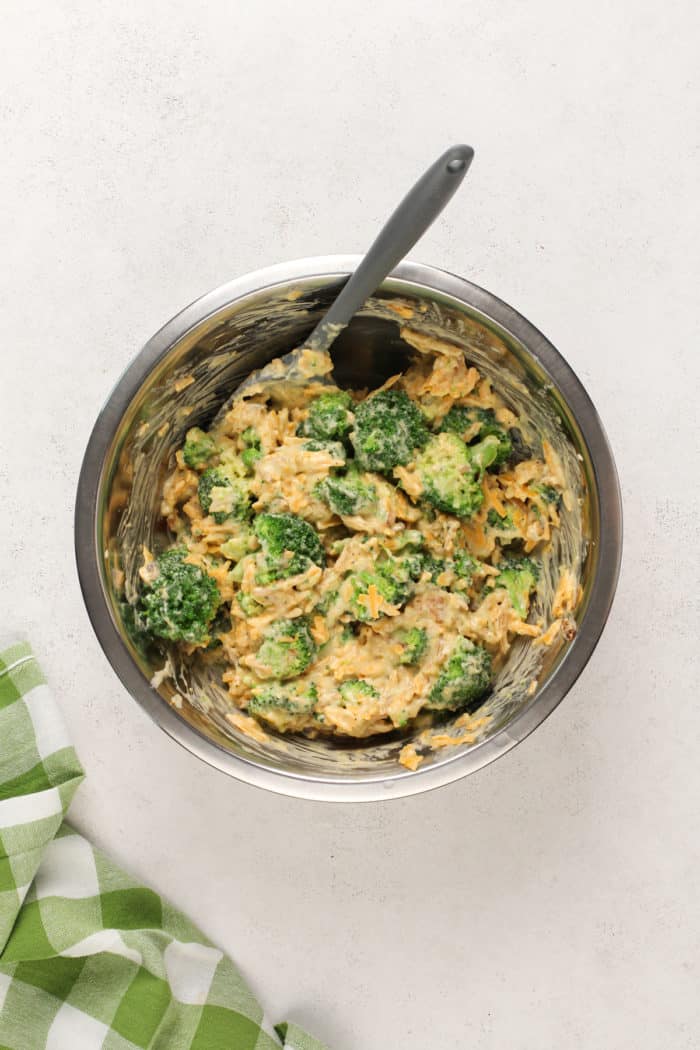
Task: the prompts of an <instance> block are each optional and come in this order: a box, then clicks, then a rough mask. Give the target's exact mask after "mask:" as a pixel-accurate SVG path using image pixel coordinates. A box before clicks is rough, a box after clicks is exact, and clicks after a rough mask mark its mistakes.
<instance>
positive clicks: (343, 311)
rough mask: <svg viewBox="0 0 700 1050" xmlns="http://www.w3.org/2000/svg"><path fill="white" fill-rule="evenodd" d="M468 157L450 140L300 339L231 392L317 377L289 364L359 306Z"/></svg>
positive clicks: (458, 178) (437, 206) (332, 333)
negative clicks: (324, 311) (299, 343)
mask: <svg viewBox="0 0 700 1050" xmlns="http://www.w3.org/2000/svg"><path fill="white" fill-rule="evenodd" d="M473 157H474V150H473V149H472V148H471V146H452V147H451V148H450V149H448V150H447V151H446V152H445V153H443V154H442V156H441V157H438V159H437V160H436V161H435V163H434V164H432V165H431V166H430V167H429V168H428V170H427V171H426V172H425V174H424V175H422V176H421V178H420V179H419V180H418V182H417V183H416V184H415V186H414V187H413V189H411V190H410V191H409V192H408V194H407V195H406V196H405V197H404V199H403V200H402V201H401V203H400V204H399V206H398V208H397V209H396V211H395V212H394V214H393V215H392V216H391V218H390V219H389V221H388V222H387V223H386V225H385V226H384V228H383V229H382V230H381V232H380V234H379V236H378V237H377V239H376V240H375V242H374V244H373V245H372V247H371V248H370V249H369V251H368V252H367V254H366V255H365V257H364V259H363V260H362V262H361V263H360V265H359V266H358V267H357V269H356V270H355V272H354V273H353V274H352V275H351V276H350V278H349V279H348V282H347V284H346V285H345V287H344V288H343V290H342V292H341V293H340V295H339V296H338V298H337V299H336V300H335V302H334V303H333V305H332V306H331V308H330V310H329V311H328V313H327V314H326V315H325V316H324V317H323V318H322V319H321V320H320V321H319V323H318V324H317V325H316V327H315V328H314V330H313V332H312V333H311V335H310V336H309V337H308V338H307V339H306V340H305V342H304V345H303V346H302V347H299V348H298V349H297V350H292V351H291V353H288V354H285V356H284V357H282V358H279V359H277V360H276V361H275V362H274V363H272V364H271V365H266V366H265V367H264V368H263V369H262V370H261V371H259V372H256V373H254V374H253V375H251V376H249V377H248V379H246V380H245V381H244V382H243V383H242V384H241V386H239V387H238V389H237V390H236V392H235V394H234V398H238V397H240V395H241V394H242V393H243V392H244V390H245V389H246V388H247V387H249V386H252V385H255V386H256V387H257V386H258V385H259V384H260V383H266V382H271V383H275V384H277V383H279V382H280V381H284V379H286V380H287V381H289V380H291V381H293V382H294V383H303V382H304V381H311V379H312V378H314V379H315V380H316V381H318V379H319V378H321V377H322V376H323V373H324V371H326V372H327V371H328V369H325V370H324V369H323V368H320V369H319V373H317V374H316V375H315V376H313V377H312V376H309V375H307V376H304V375H303V374H300V372H299V369H298V368H296V367H295V366H296V365H297V364H298V362H299V360H300V357H299V355H300V354H301V353H302V352H303V351H308V350H313V351H320V352H322V351H327V350H328V349H329V347H330V346H331V344H332V343H333V341H334V340H335V339H336V337H337V336H338V335H339V334H340V332H342V330H343V329H344V328H345V327H346V325H348V324H349V323H350V321H351V320H352V318H353V317H354V315H355V314H356V313H357V311H358V310H360V309H362V307H363V306H364V304H365V303H366V301H367V299H369V297H370V295H371V294H372V293H373V292H374V291H376V289H377V288H378V287H379V285H380V284H381V283H382V281H384V279H385V278H386V277H387V276H388V274H389V273H390V272H391V271H392V270H393V268H394V267H395V266H396V265H397V264H398V263H399V262H401V260H402V259H403V257H404V256H405V255H406V253H407V252H409V251H410V250H411V248H412V247H413V245H414V244H415V243H416V241H417V240H418V239H419V238H420V237H422V235H423V234H424V233H425V231H426V230H427V229H428V227H429V226H431V225H432V223H433V221H434V220H435V219H436V218H437V217H438V215H439V214H440V212H441V211H442V209H443V208H444V207H445V205H446V204H447V202H448V201H449V200H450V199H451V197H452V196H453V194H454V193H455V191H456V190H457V188H458V187H459V185H460V183H461V182H462V179H463V178H464V176H465V175H466V174H467V171H468V169H469V165H470V164H471V162H472V159H473ZM328 367H330V365H329V366H328ZM283 368H284V369H287V370H288V372H287V374H286V376H283V372H282V369H283Z"/></svg>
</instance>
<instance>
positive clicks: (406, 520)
mask: <svg viewBox="0 0 700 1050" xmlns="http://www.w3.org/2000/svg"><path fill="white" fill-rule="evenodd" d="M393 309H394V312H398V313H399V314H400V315H401V316H403V317H405V318H407V319H409V318H410V310H408V309H407V310H406V311H404V313H403V314H401V311H400V310H398V308H397V307H396V306H394V307H393ZM401 334H402V338H403V339H404V341H405V342H406V343H407V344H408V345H409V346H411V347H412V348H413V349H414V350H415V351H416V353H415V357H414V360H413V363H412V364H411V365H410V367H408V369H407V370H406V371H405V372H404V373H403V374H400V375H395V376H392V377H391V378H390V379H389V380H387V382H386V383H385V384H384V387H383V388H382V389H393V390H397V391H403V392H405V393H406V394H407V395H408V396H409V397H410V398H411V400H412V401H413V402H414V403H415V404H416V405H418V406H419V408H420V409H421V411H422V413H423V414H424V416H425V418H426V419H427V420H428V422H429V425H430V427H431V429H432V431H433V432H436V431H438V430H439V429H440V426H441V424H442V421H443V420H444V418H445V416H446V415H447V413H448V412H449V410H450V409H451V408H453V407H454V406H464V407H466V408H470V409H480V410H484V409H486V410H489V411H490V412H492V413H493V416H494V418H495V420H496V421H497V423H498V424H499V426H500V427H502V428H503V429H504V430H506V431H512V429H513V428H516V429H517V430H518V432H519V433H520V434H521V435H522V436H523V444H530V443H531V446H532V448H531V452H530V454H526V455H524V456H523V455H521V456H520V457H519V461H514V460H509V461H506V462H505V463H503V464H502V465H501V466H500V467H499V468H498V469H497V470H487V471H485V472H484V473H483V474H482V476H481V478H480V485H481V488H482V500H481V505H480V507H479V508H478V509H477V510H476V512H475V513H474V514H473V515H471V516H469V517H467V518H461V517H456V516H455V515H453V514H448V513H444V512H443V511H441V510H436V509H435V507H434V506H432V505H431V504H429V503H428V502H426V499H425V491H424V483H423V480H422V478H421V474H420V472H419V470H418V469H417V466H416V461H415V460H409V461H408V462H406V463H405V464H403V465H401V466H398V467H396V468H395V469H394V470H393V471H392V472H389V473H388V474H378V473H373V472H371V471H365V472H364V473H363V481H364V482H365V483H366V484H367V485H368V486H370V487H371V488H372V490H373V492H374V500H373V502H372V506H371V509H367V510H363V511H362V512H358V513H356V514H345V515H340V514H338V513H335V512H334V511H333V509H332V508H331V506H330V505H329V503H328V502H327V501H326V500H324V499H323V498H321V497H320V496H319V491H320V489H319V484H320V483H323V482H324V481H325V480H326V479H328V478H329V477H333V476H335V475H337V474H338V473H342V471H343V470H344V468H345V465H346V464H345V454H343V453H342V452H339V451H338V450H337V449H334V448H333V447H332V446H331V445H329V446H327V447H309V445H310V444H313V443H310V442H309V441H308V440H306V439H305V438H304V437H303V436H301V435H300V430H302V431H303V426H304V422H305V420H306V418H307V416H308V411H309V404H310V402H311V401H312V400H313V399H314V398H315V397H316V396H317V395H318V394H319V392H320V391H321V390H324V391H328V390H332V389H333V387H332V386H331V385H329V383H328V381H327V380H326V381H324V382H323V383H316V382H314V383H310V382H308V379H309V377H314V376H319V375H320V376H324V375H325V373H326V372H327V371H328V367H327V366H328V359H327V355H324V357H323V359H322V360H320V361H317V360H315V359H314V354H313V352H312V351H306V352H305V356H302V358H301V359H300V360H299V370H298V371H299V374H298V376H297V377H296V380H297V381H295V382H293V383H290V382H288V381H287V377H286V376H285V375H284V374H283V373H282V372H281V370H280V368H279V365H278V364H277V363H275V362H273V363H272V364H271V365H270V366H268V367H267V368H266V370H265V371H264V372H263V373H260V374H258V375H257V376H255V377H252V378H251V380H250V381H247V382H246V384H245V387H244V388H241V391H240V392H239V393H238V395H237V396H235V397H234V399H233V401H232V402H231V403H230V405H229V406H227V410H226V411H225V413H224V414H220V416H219V417H217V421H216V423H215V426H214V427H213V429H212V430H211V431H210V435H211V437H212V438H213V440H214V443H215V445H216V448H217V450H218V453H217V455H216V456H215V457H214V460H213V463H214V465H217V464H218V463H219V462H220V460H221V459H222V458H228V460H229V461H230V462H233V461H234V460H236V461H238V459H239V457H240V456H241V453H242V452H243V451H244V450H245V447H246V443H245V442H246V439H245V436H244V435H245V433H246V432H250V431H251V430H252V431H254V432H255V434H256V435H257V439H258V441H259V449H260V456H259V458H258V459H257V460H256V461H255V462H254V463H253V464H252V466H251V467H250V469H249V471H248V472H247V473H245V476H244V477H243V478H242V481H243V484H244V485H245V488H246V490H247V492H248V493H249V499H250V504H251V507H252V511H253V513H254V514H260V513H263V512H264V513H273V514H292V515H296V516H298V517H300V518H303V519H304V520H305V521H307V522H309V523H310V524H311V525H312V526H313V527H314V529H315V530H317V532H318V535H319V537H320V540H321V544H322V546H323V550H324V553H325V565H319V564H310V565H308V566H307V567H306V568H305V569H304V571H303V572H300V573H298V574H296V575H293V576H289V577H287V578H282V579H276V580H274V581H273V582H264V581H261V579H260V572H259V569H260V550H259V543H257V544H256V540H255V538H254V535H253V537H252V539H251V529H250V527H249V524H247V525H246V524H242V523H241V521H240V520H237V519H236V518H234V517H228V518H224V520H221V517H222V515H221V514H217V511H223V510H225V498H226V493H225V492H223V493H222V492H221V491H220V490H219V489H216V488H215V489H214V490H213V498H212V502H211V504H210V506H209V508H208V513H205V510H204V508H203V507H202V505H201V503H200V499H199V494H198V486H199V480H200V475H201V469H193V468H192V467H191V466H188V465H187V464H186V463H185V460H184V458H183V452H182V450H180V451H178V452H177V453H176V455H175V459H174V463H173V465H172V468H171V470H170V471H169V473H168V475H167V477H166V479H165V481H164V484H163V488H162V496H161V514H162V517H163V519H164V520H165V522H166V524H167V530H168V533H169V535H170V537H171V542H172V545H173V546H174V547H177V548H186V550H187V561H188V562H190V563H192V564H194V565H197V566H198V567H199V568H201V569H202V570H203V571H204V572H205V573H206V574H207V575H209V576H210V577H211V578H212V579H213V580H214V581H215V583H216V586H217V588H218V591H219V595H220V599H221V603H222V608H223V609H225V611H226V613H227V615H228V617H229V618H230V625H229V624H227V627H226V629H225V630H221V631H219V632H218V633H217V637H216V641H217V645H218V647H217V648H215V649H212V650H211V651H206V652H205V651H204V650H205V649H206V646H207V645H209V644H210V643H211V640H212V639H211V638H207V639H206V640H205V642H203V643H202V644H200V645H191V644H184V643H180V644H179V645H178V646H177V650H178V657H179V658H180V659H183V660H187V659H188V658H190V657H192V656H193V654H194V653H195V651H196V650H199V653H198V655H199V656H200V657H202V658H203V659H204V661H205V663H208V664H210V665H212V666H214V667H216V669H217V673H220V674H221V679H222V681H223V682H224V683H225V685H226V689H227V697H228V700H227V705H228V707H226V705H224V706H223V709H222V710H221V714H223V717H224V718H225V719H226V721H227V722H228V723H230V724H231V725H232V726H233V727H235V728H236V729H237V730H239V731H240V732H242V733H244V734H247V735H249V736H251V737H252V738H253V739H255V740H257V741H260V740H264V739H265V734H266V732H268V731H275V732H282V733H288V732H292V733H304V734H307V735H309V736H314V735H318V734H330V735H337V736H345V737H354V738H368V737H373V736H375V735H376V734H383V733H388V732H391V731H392V730H395V729H397V728H403V727H405V726H406V725H408V724H410V723H412V721H413V720H414V719H416V718H417V717H418V716H419V715H420V714H421V712H422V711H423V710H424V708H425V705H426V700H427V698H428V697H429V696H430V695H431V692H432V691H433V690H434V688H435V686H436V683H437V681H438V678H439V676H440V674H441V671H442V670H443V668H444V666H445V663H446V661H447V660H448V659H449V656H450V654H451V652H452V651H453V650H454V647H455V645H456V644H457V643H458V642H459V640H460V639H463V638H466V639H469V640H470V641H471V642H473V643H475V644H476V645H478V646H481V647H483V649H485V650H486V651H487V652H488V654H489V655H490V658H491V661H492V667H493V672H494V676H496V677H498V676H499V674H501V672H502V671H503V669H504V668H505V667H506V665H507V663H508V660H509V657H510V656H511V654H512V652H513V647H514V645H517V644H521V643H519V642H518V640H519V639H521V640H522V639H524V640H527V641H528V642H531V643H534V645H535V646H539V648H540V652H541V651H542V649H543V648H545V647H547V646H549V645H551V644H552V643H553V642H554V641H555V640H556V639H557V638H558V637H560V636H563V637H566V638H570V637H571V636H572V633H573V632H574V631H575V624H574V621H573V618H572V613H573V611H574V609H575V607H576V604H577V601H578V596H579V585H578V579H577V576H576V573H575V572H574V571H573V569H572V568H571V567H569V568H562V566H561V564H558V558H559V556H560V554H561V537H560V536H559V533H560V527H561V519H560V508H563V509H564V510H571V509H572V508H573V507H574V505H575V502H576V500H577V494H576V493H575V492H573V491H572V488H571V484H570V479H571V470H570V464H569V469H566V468H565V466H564V464H563V463H562V460H561V456H560V452H561V449H559V451H558V450H556V449H555V447H554V445H553V444H552V442H551V441H549V440H547V439H544V440H543V441H541V442H540V441H538V440H537V427H536V426H535V428H534V430H533V421H532V419H529V418H527V417H525V416H524V415H523V413H522V412H519V411H518V400H520V401H521V403H522V391H520V392H519V394H520V398H518V397H514V396H512V394H513V390H514V389H515V388H517V385H518V381H517V379H515V378H514V377H511V378H510V379H509V380H508V382H509V384H510V387H511V391H510V393H511V396H508V391H507V390H506V391H504V393H501V392H500V391H498V390H497V389H496V388H495V385H494V382H493V378H492V376H490V375H488V374H486V371H482V370H480V369H479V367H478V362H476V361H474V360H472V361H467V360H465V356H464V352H463V349H462V348H460V347H458V346H457V345H455V344H453V343H451V342H449V341H445V340H443V339H440V338H437V337H435V336H433V335H430V334H426V333H424V332H420V331H418V330H414V329H413V328H411V327H410V326H409V327H405V328H404V329H403V330H402V333H401ZM187 378H189V377H187ZM188 385H189V383H188V382H185V381H183V379H180V380H178V381H177V383H176V385H175V389H176V391H178V392H180V391H183V390H185V391H186V387H187V386H188ZM365 395H366V392H365V391H361V392H360V391H357V392H352V397H353V400H354V404H353V406H352V407H353V408H354V407H356V404H357V403H359V402H360V401H361V399H362V398H363V397H364V396H365ZM478 430H479V426H478V424H475V432H474V433H472V434H469V433H467V434H465V435H463V436H464V438H465V440H467V441H469V440H472V439H473V438H475V437H476V436H477V433H476V432H478ZM545 493H546V494H548V498H547V495H545ZM217 500H219V501H222V500H223V501H224V502H218V503H217ZM215 515H216V517H215ZM409 532H410V533H411V534H413V543H414V546H415V545H416V544H417V545H418V546H420V548H421V549H422V551H423V552H424V553H426V554H428V555H430V556H432V557H433V558H435V559H446V560H447V561H448V562H450V561H451V560H453V559H455V558H457V557H458V556H460V555H465V554H469V555H471V556H473V558H474V559H476V561H475V565H474V570H473V573H472V575H471V577H470V578H469V579H468V580H460V579H458V578H457V576H456V574H455V571H454V569H452V568H450V567H449V566H448V567H447V568H445V569H444V570H443V571H442V572H441V573H438V574H437V576H435V575H431V573H430V572H429V571H427V570H424V571H422V572H421V573H419V574H417V577H416V579H415V580H413V582H412V585H411V587H410V596H409V597H408V600H406V601H402V602H400V603H397V604H392V602H391V601H389V600H387V598H386V597H385V596H384V595H382V594H381V593H380V592H379V591H378V589H377V588H376V587H375V586H374V585H373V584H370V585H368V586H367V588H366V590H365V591H364V592H360V593H359V594H358V593H356V588H355V589H354V590H353V587H354V583H353V581H354V580H355V579H356V577H357V574H358V573H362V572H366V573H368V574H369V573H372V572H373V570H374V569H375V568H376V565H377V563H378V562H379V561H380V560H381V559H382V558H386V557H389V558H394V559H400V558H401V556H402V551H403V550H404V549H405V540H406V536H407V534H408V533H409ZM416 534H420V537H418V536H417V535H416ZM243 535H244V536H245V539H246V543H247V547H246V551H245V553H244V554H243V556H242V557H241V556H238V555H240V551H237V552H236V555H237V556H232V554H231V551H232V549H233V548H234V547H235V546H236V541H237V540H239V539H241V537H242V536H243ZM514 549H515V550H516V551H517V553H519V554H522V555H525V556H530V557H532V558H536V559H538V563H539V564H541V573H540V578H539V581H538V583H537V587H536V591H535V593H534V594H533V596H532V601H531V602H528V603H527V606H526V607H525V608H521V609H520V610H518V609H516V608H514V605H513V601H512V600H511V596H510V595H509V592H508V590H507V589H505V588H504V587H502V586H498V576H499V563H501V562H502V560H503V558H504V557H505V556H507V555H508V554H510V553H511V552H512V551H513V550H514ZM153 564H154V563H153V560H152V555H151V554H150V551H148V550H146V551H145V554H144V557H143V560H142V565H141V569H140V573H141V577H142V580H143V581H145V582H146V583H147V582H149V579H152V575H153V568H152V566H153ZM353 598H354V600H355V602H356V605H355V609H357V603H359V606H360V607H361V608H362V609H364V611H365V614H366V617H363V619H364V618H367V619H368V622H360V621H358V619H357V617H356V615H355V613H353V611H352V610H353V606H352V601H353ZM239 599H241V600H240V601H239ZM244 609H245V611H244ZM545 609H548V615H545V613H544V610H545ZM301 617H303V618H305V620H306V622H308V625H309V630H310V633H311V636H312V638H313V642H314V646H315V654H314V659H313V661H312V663H311V664H310V666H309V667H308V668H307V669H306V670H305V671H304V672H303V673H302V674H300V675H297V676H295V677H294V679H293V684H294V689H295V693H298V695H302V694H305V695H306V694H309V693H310V690H311V689H312V690H313V692H312V695H313V696H314V702H313V704H312V705H309V704H306V705H303V704H302V705H299V706H298V708H294V706H292V708H291V709H290V708H289V707H285V706H280V707H279V708H275V707H270V708H268V709H267V710H265V711H263V712H260V711H259V710H257V711H256V712H255V715H256V716H255V717H254V718H251V717H250V714H249V712H248V709H249V707H251V699H252V698H253V697H254V696H255V691H256V689H258V688H259V687H261V686H263V685H265V684H266V683H268V682H269V680H270V677H271V676H270V673H269V669H268V668H267V666H266V665H265V663H264V661H261V660H260V657H259V654H260V648H261V645H262V643H263V642H264V640H265V637H266V632H268V630H269V629H270V627H271V625H273V624H274V623H275V622H277V621H279V620H295V619H297V618H301ZM411 628H421V629H422V630H424V631H425V632H426V635H427V643H426V646H425V654H424V656H423V658H422V659H421V660H420V662H418V663H417V664H415V665H409V664H406V663H404V662H402V660H401V657H402V653H403V647H402V642H401V638H402V637H403V632H405V631H407V630H410V629H411ZM530 648H531V647H530ZM519 651H520V650H519ZM521 663H522V664H523V666H525V665H527V668H528V671H530V674H529V677H530V678H532V673H531V663H529V662H528V659H525V660H524V661H523V660H522V658H521ZM511 674H512V671H511ZM358 678H361V680H362V681H363V682H364V683H366V684H367V685H368V686H369V689H368V690H366V691H365V692H364V693H362V694H357V695H353V696H352V698H348V697H347V696H344V695H343V694H342V692H341V690H340V687H341V686H342V685H343V684H344V683H347V682H349V681H352V680H355V679H358ZM501 678H502V675H501ZM532 680H533V681H536V679H535V678H533V679H532ZM218 706H219V708H220V709H221V699H220V698H219V700H218ZM252 707H253V708H254V705H252ZM251 709H252V708H251ZM492 716H493V715H492V712H489V710H488V705H487V706H486V707H485V708H483V709H482V710H481V711H477V712H472V713H464V714H461V715H458V717H457V718H456V719H454V721H453V722H452V725H451V727H450V730H449V731H441V730H440V729H439V728H431V727H428V728H426V729H425V730H424V731H423V732H422V733H421V734H420V735H419V737H418V738H417V740H414V741H412V742H411V743H409V744H407V745H406V746H405V747H404V748H403V749H402V751H401V752H400V756H399V760H400V761H401V762H402V763H403V764H404V765H405V766H406V767H407V768H409V769H415V768H417V767H418V765H419V763H420V762H421V761H422V755H421V754H419V753H418V752H419V751H422V752H425V751H426V750H428V749H431V748H432V749H435V748H440V747H446V746H451V745H455V744H465V743H471V742H473V741H475V740H477V739H479V736H480V734H481V733H482V732H483V729H484V727H485V726H486V725H487V724H488V722H489V720H490V719H491V718H492ZM417 748H418V750H417Z"/></svg>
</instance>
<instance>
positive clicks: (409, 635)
mask: <svg viewBox="0 0 700 1050" xmlns="http://www.w3.org/2000/svg"><path fill="white" fill-rule="evenodd" d="M394 637H395V639H396V641H397V642H398V643H399V645H401V646H403V651H402V652H401V653H400V655H399V663H400V664H418V663H420V662H421V660H422V659H423V657H424V656H425V650H426V649H427V648H428V632H427V631H426V630H425V628H423V627H408V628H407V629H405V630H402V631H397V632H396V634H395V635H394Z"/></svg>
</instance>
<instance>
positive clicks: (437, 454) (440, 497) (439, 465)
mask: <svg viewBox="0 0 700 1050" xmlns="http://www.w3.org/2000/svg"><path fill="white" fill-rule="evenodd" d="M416 470H417V471H418V475H419V477H420V479H421V483H422V485H423V498H424V499H425V500H426V501H427V502H428V503H432V505H433V506H434V507H437V509H438V510H442V511H445V512H446V513H447V514H456V515H457V516H458V517H460V518H470V517H471V516H472V515H473V514H475V513H476V511H477V510H478V509H479V507H480V506H481V504H482V503H483V501H484V493H483V492H482V489H481V483H480V481H479V468H478V466H477V465H476V464H475V463H474V462H473V461H472V458H471V455H470V450H469V449H468V447H467V446H466V445H465V444H464V442H463V441H462V439H461V438H458V437H457V435H456V434H452V433H450V432H449V431H446V432H444V433H442V434H436V435H435V437H432V438H431V439H430V441H429V442H428V444H427V445H426V447H425V449H424V450H423V451H422V452H421V453H420V454H419V455H418V457H417V459H416Z"/></svg>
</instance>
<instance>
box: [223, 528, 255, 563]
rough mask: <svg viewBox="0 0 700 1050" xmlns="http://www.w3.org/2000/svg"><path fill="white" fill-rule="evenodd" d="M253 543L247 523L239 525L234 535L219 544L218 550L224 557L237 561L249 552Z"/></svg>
mask: <svg viewBox="0 0 700 1050" xmlns="http://www.w3.org/2000/svg"><path fill="white" fill-rule="evenodd" d="M253 545H254V540H253V534H252V532H251V531H250V529H249V527H248V526H247V525H241V527H240V528H239V529H238V530H237V531H236V533H235V535H234V536H231V537H229V539H227V540H226V542H225V543H222V544H221V547H220V550H221V553H222V554H223V556H224V558H228V559H229V561H233V562H238V561H240V560H241V558H244V557H245V555H246V554H248V553H249V551H250V550H251V548H252V546H253Z"/></svg>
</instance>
